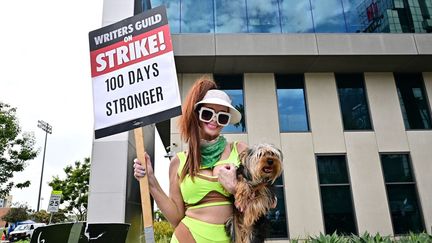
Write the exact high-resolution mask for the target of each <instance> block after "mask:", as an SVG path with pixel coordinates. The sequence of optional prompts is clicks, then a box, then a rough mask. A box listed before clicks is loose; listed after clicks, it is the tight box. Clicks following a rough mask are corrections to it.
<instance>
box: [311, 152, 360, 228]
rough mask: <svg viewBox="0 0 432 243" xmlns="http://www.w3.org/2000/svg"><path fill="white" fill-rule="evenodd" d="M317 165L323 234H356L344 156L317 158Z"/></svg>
mask: <svg viewBox="0 0 432 243" xmlns="http://www.w3.org/2000/svg"><path fill="white" fill-rule="evenodd" d="M317 165H318V175H319V181H320V192H321V202H322V208H323V214H324V225H325V233H326V234H332V233H333V232H335V231H337V233H338V234H348V235H349V234H357V229H356V226H355V218H354V209H353V204H352V196H351V188H350V183H349V179H348V170H347V165H346V161H345V156H343V155H331V156H325V155H322V156H317Z"/></svg>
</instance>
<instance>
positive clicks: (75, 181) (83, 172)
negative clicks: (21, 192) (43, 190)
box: [49, 158, 90, 221]
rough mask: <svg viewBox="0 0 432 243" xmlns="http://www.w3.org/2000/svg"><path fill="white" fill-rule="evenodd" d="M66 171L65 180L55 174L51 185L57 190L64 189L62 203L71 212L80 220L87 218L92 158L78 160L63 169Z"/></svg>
mask: <svg viewBox="0 0 432 243" xmlns="http://www.w3.org/2000/svg"><path fill="white" fill-rule="evenodd" d="M63 171H64V172H65V173H66V178H65V179H64V180H62V179H60V178H59V177H58V176H54V177H53V180H52V181H51V182H50V183H49V185H50V186H51V187H52V188H53V190H56V191H62V199H61V202H60V204H61V205H64V206H65V208H66V210H67V211H68V212H69V213H72V214H75V215H76V216H77V219H78V220H79V221H85V220H86V218H87V199H88V191H89V179H90V158H85V159H84V163H81V162H80V161H76V162H75V165H74V167H72V166H71V165H68V166H66V168H64V169H63Z"/></svg>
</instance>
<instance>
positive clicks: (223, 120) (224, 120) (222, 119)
mask: <svg viewBox="0 0 432 243" xmlns="http://www.w3.org/2000/svg"><path fill="white" fill-rule="evenodd" d="M218 121H219V123H220V124H222V125H226V124H228V122H229V116H228V115H225V114H219V116H218Z"/></svg>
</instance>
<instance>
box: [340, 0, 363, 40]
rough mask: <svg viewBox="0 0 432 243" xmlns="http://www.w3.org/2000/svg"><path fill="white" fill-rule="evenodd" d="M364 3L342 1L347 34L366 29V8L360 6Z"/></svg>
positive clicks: (359, 1) (356, 0) (361, 0)
mask: <svg viewBox="0 0 432 243" xmlns="http://www.w3.org/2000/svg"><path fill="white" fill-rule="evenodd" d="M364 2H365V1H364V0H342V7H343V10H344V16H345V20H346V29H347V32H349V33H357V32H362V31H363V30H364V29H366V27H367V23H364V24H362V19H363V18H362V17H363V16H364V15H366V8H365V7H363V6H361V5H360V4H362V3H364Z"/></svg>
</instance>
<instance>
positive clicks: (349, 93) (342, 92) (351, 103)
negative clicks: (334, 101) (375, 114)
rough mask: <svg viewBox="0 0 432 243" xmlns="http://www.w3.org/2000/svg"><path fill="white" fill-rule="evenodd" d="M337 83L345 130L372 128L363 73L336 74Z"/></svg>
mask: <svg viewBox="0 0 432 243" xmlns="http://www.w3.org/2000/svg"><path fill="white" fill-rule="evenodd" d="M335 77H336V83H337V89H338V95H339V103H340V107H341V112H342V120H343V124H344V129H345V130H370V129H371V128H372V126H371V122H370V117H369V109H368V105H367V102H366V92H365V89H364V80H363V75H362V74H336V75H335Z"/></svg>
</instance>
